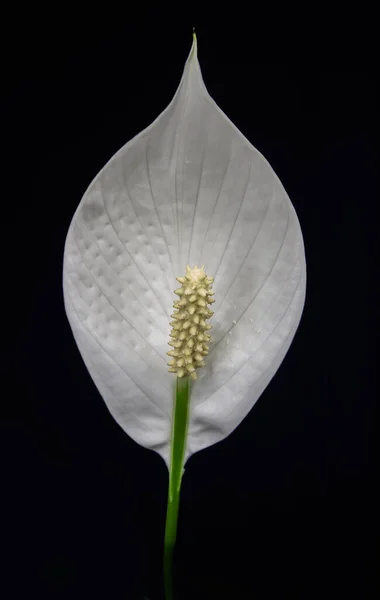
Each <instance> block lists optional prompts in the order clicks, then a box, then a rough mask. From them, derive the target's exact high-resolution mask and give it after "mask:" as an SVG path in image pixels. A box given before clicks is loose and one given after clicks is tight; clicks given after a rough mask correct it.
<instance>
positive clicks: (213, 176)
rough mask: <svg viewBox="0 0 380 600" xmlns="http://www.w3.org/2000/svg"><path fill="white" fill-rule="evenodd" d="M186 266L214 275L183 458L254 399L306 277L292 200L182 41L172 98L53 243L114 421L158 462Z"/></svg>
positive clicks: (80, 337) (289, 331) (165, 438)
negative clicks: (60, 244) (60, 251)
mask: <svg viewBox="0 0 380 600" xmlns="http://www.w3.org/2000/svg"><path fill="white" fill-rule="evenodd" d="M187 264H190V265H192V266H193V265H194V264H198V265H203V264H204V265H205V268H206V271H207V274H208V275H210V276H211V277H214V279H215V282H214V284H213V289H214V291H215V304H213V310H214V316H213V319H212V324H213V340H214V343H213V344H212V346H211V347H210V354H209V356H207V361H206V366H205V367H204V368H203V369H201V373H200V376H199V379H198V381H196V382H195V383H194V385H193V390H192V395H191V404H190V418H189V428H188V441H187V449H186V454H185V460H187V459H188V458H189V456H191V454H193V453H194V452H197V451H198V450H201V449H203V448H205V447H207V446H209V445H211V444H214V443H215V442H218V441H220V440H222V439H223V438H225V437H226V436H227V435H229V434H230V433H231V432H232V431H233V430H234V429H235V428H236V427H237V425H238V424H239V423H240V422H241V421H242V419H243V418H244V417H245V416H246V414H247V413H248V412H249V410H250V409H251V408H252V406H253V405H254V403H255V402H256V400H257V399H258V398H259V397H260V395H261V393H262V392H263V390H264V389H265V387H266V386H267V385H268V383H269V381H270V380H271V378H272V377H273V375H274V374H275V373H276V371H277V369H278V367H279V365H280V363H281V361H282V360H283V358H284V356H285V354H286V352H287V350H288V348H289V345H290V343H291V341H292V339H293V336H294V334H295V331H296V329H297V326H298V323H299V320H300V318H301V314H302V309H303V304H304V298H305V286H306V266H305V255H304V246H303V240H302V234H301V229H300V225H299V222H298V219H297V215H296V213H295V210H294V208H293V206H292V204H291V202H290V200H289V197H288V196H287V194H286V192H285V190H284V188H283V186H282V184H281V182H280V181H279V179H278V177H277V176H276V174H275V173H274V171H273V170H272V168H271V167H270V165H269V164H268V162H267V161H266V160H265V158H264V157H263V156H262V155H261V154H260V153H259V152H258V151H257V150H256V149H255V148H254V147H253V146H252V145H251V144H250V142H249V141H248V140H247V139H246V138H245V137H244V136H243V135H242V134H241V133H240V132H239V130H238V129H237V128H236V127H235V126H234V125H233V124H232V123H231V121H230V120H229V119H228V118H227V117H226V115H225V114H224V113H223V112H222V111H221V110H220V109H219V108H218V106H217V105H216V104H215V102H214V101H213V100H212V98H211V97H210V96H209V94H208V92H207V90H206V88H205V86H204V83H203V80H202V77H201V72H200V67H199V63H198V58H197V48H196V43H195V42H194V44H193V47H192V49H191V52H190V55H189V58H188V60H187V62H186V65H185V69H184V73H183V77H182V80H181V82H180V85H179V87H178V90H177V92H176V94H175V96H174V98H173V100H172V102H171V103H170V104H169V106H168V107H167V108H166V110H165V111H164V112H163V113H162V114H161V115H160V116H159V117H158V118H157V119H156V120H155V121H154V122H153V123H152V124H151V125H150V126H149V127H148V128H147V129H145V130H144V131H142V132H141V133H140V134H139V135H138V136H136V137H135V138H134V139H132V140H131V141H130V142H128V143H127V144H126V145H125V146H124V147H123V148H121V150H119V151H118V152H117V153H116V154H115V155H114V156H113V157H112V158H111V160H110V161H109V162H108V163H107V164H106V165H105V167H104V168H103V169H102V170H101V171H100V173H99V174H98V175H97V176H96V177H95V179H94V181H93V182H92V183H91V184H90V186H89V188H88V189H87V191H86V192H85V194H84V196H83V198H82V200H81V201H80V204H79V206H78V208H77V210H76V212H75V214H74V217H73V219H72V222H71V224H70V227H69V231H68V234H67V239H66V244H65V251H64V267H63V290H64V301H65V308H66V313H67V317H68V319H69V322H70V325H71V328H72V331H73V334H74V337H75V340H76V343H77V345H78V348H79V351H80V353H81V355H82V358H83V360H84V362H85V364H86V366H87V368H88V370H89V372H90V374H91V376H92V378H93V380H94V382H95V384H96V386H97V388H98V390H99V392H100V394H101V395H102V397H103V399H104V400H105V402H106V404H107V406H108V408H109V410H110V412H111V414H112V415H113V417H114V418H115V419H116V421H117V422H118V423H119V425H120V426H121V427H122V428H123V429H124V430H125V431H126V432H127V433H128V434H129V435H130V436H131V437H132V438H133V439H134V440H135V441H136V442H138V443H139V444H141V445H143V446H145V447H147V448H151V449H152V450H155V451H156V452H158V453H159V454H160V455H161V456H162V457H163V459H164V460H165V462H166V464H169V457H170V436H171V417H172V410H173V380H174V378H175V375H171V374H169V373H168V372H167V365H166V362H167V356H166V352H167V350H168V339H169V332H170V326H169V322H170V316H169V315H170V313H171V311H172V303H173V300H174V299H175V297H174V295H173V291H174V289H175V288H176V287H178V284H176V281H175V277H177V276H179V275H182V274H183V273H184V272H185V267H186V265H187Z"/></svg>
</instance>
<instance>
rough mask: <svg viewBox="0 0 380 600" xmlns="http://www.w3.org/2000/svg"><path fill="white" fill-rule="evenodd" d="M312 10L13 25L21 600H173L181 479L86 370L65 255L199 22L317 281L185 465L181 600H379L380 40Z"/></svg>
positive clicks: (11, 322)
mask: <svg viewBox="0 0 380 600" xmlns="http://www.w3.org/2000/svg"><path fill="white" fill-rule="evenodd" d="M310 10H311V13H310V14H308V15H307V14H306V13H305V14H301V15H300V18H301V20H302V26H298V25H297V24H296V23H295V22H293V26H290V27H289V26H288V25H287V24H286V26H285V23H283V22H282V17H281V16H278V22H277V26H276V27H274V26H273V21H272V20H271V19H269V18H268V19H267V20H263V19H259V18H258V17H257V19H254V20H253V21H251V23H250V24H249V26H248V27H247V28H246V30H245V31H243V30H242V28H241V24H240V25H239V27H234V25H233V24H230V25H229V26H228V27H226V25H224V27H221V26H220V25H216V24H215V25H214V26H209V27H205V26H204V27H202V26H201V25H199V26H197V22H196V21H195V22H193V21H191V20H190V17H188V18H185V17H184V18H182V19H178V20H177V24H176V25H175V26H173V25H170V26H169V24H168V25H166V26H162V24H160V25H158V24H157V25H156V24H155V16H154V15H153V16H152V15H150V13H149V10H148V8H147V9H146V12H147V14H146V18H145V19H141V18H140V19H137V18H134V17H132V16H131V15H129V17H128V18H127V17H124V16H121V15H119V14H118V13H117V12H112V13H111V12H110V10H109V9H107V7H103V8H102V12H97V11H96V10H95V9H93V10H92V12H93V13H94V14H92V17H91V19H90V17H88V18H86V19H85V20H84V21H81V22H79V21H78V19H77V16H76V15H70V14H64V13H63V11H62V10H61V11H59V10H57V14H54V15H53V14H48V13H46V12H44V13H42V12H41V15H36V14H35V13H33V15H30V20H29V15H25V14H24V15H23V19H22V21H20V20H19V19H18V20H17V19H16V20H15V19H11V20H8V21H5V24H4V35H5V40H6V43H5V47H4V48H5V49H4V52H3V76H2V77H3V82H4V83H5V93H3V99H5V111H4V112H3V131H4V132H5V133H4V136H3V147H4V149H5V150H6V155H7V164H6V168H5V171H4V174H3V183H4V184H8V185H9V190H7V192H6V193H5V195H4V198H3V209H4V210H3V232H4V235H3V236H2V243H3V244H4V249H3V272H4V278H5V281H6V282H7V283H6V285H5V292H6V293H5V294H4V295H5V296H6V298H5V300H6V301H8V302H9V308H8V309H6V311H5V313H4V314H5V315H6V318H5V322H4V330H6V329H7V328H8V326H9V331H10V335H9V340H8V341H7V342H5V343H6V344H8V345H7V351H6V354H5V366H6V368H5V376H4V390H5V389H8V391H7V392H6V393H5V394H4V398H3V403H2V404H3V411H2V412H3V416H4V419H3V433H2V436H1V439H2V442H3V445H4V449H3V452H2V456H3V459H5V460H4V468H3V481H4V494H3V496H4V497H5V499H6V504H5V508H4V509H3V518H4V524H5V529H6V532H7V533H8V532H9V536H8V535H7V536H6V538H5V539H6V542H5V554H6V557H7V560H6V561H5V569H4V572H5V575H7V574H9V575H10V578H9V584H8V578H3V580H2V586H3V588H4V594H3V597H4V598H25V597H36V598H37V597H38V598H45V597H46V598H51V599H55V598H57V599H66V598H67V599H69V598H70V599H74V598H83V599H84V598H91V599H92V598H107V599H109V600H117V599H119V598H120V599H122V598H123V599H125V598H128V599H129V598H130V599H131V600H134V599H136V600H139V599H141V600H142V599H143V597H144V595H145V596H146V597H148V598H149V600H161V599H162V543H163V533H164V521H165V509H166V494H167V471H166V467H165V465H164V463H163V461H162V459H161V458H160V457H159V456H158V455H156V454H154V453H153V452H151V451H148V450H146V449H145V448H142V447H140V446H138V445H137V444H135V443H134V442H133V441H132V440H131V439H130V438H129V437H128V436H127V435H126V434H125V433H124V432H123V431H122V429H121V428H120V427H119V426H118V425H117V424H116V422H115V421H114V420H113V419H112V417H111V416H110V414H109V413H108V410H107V408H106V406H105V404H104V402H103V400H102V398H101V397H100V395H99V393H98V392H97V389H96V387H95V385H94V384H93V382H92V380H91V378H90V376H89V374H88V372H87V370H86V368H85V366H84V364H83V362H82V359H81V357H80V355H79V352H78V350H77V347H76V345H75V342H74V339H73V337H72V333H71V329H70V327H69V324H68V321H67V319H66V316H65V313H64V307H63V297H62V289H61V277H62V258H63V247H64V241H65V237H66V233H67V230H68V227H69V224H70V221H71V218H72V215H73V213H74V211H75V209H76V207H77V205H78V203H79V201H80V199H81V196H82V194H83V193H84V191H85V190H86V188H87V186H88V185H89V183H90V182H91V180H92V179H93V178H94V176H95V175H96V174H97V172H98V171H99V170H100V168H101V167H102V166H103V165H104V164H105V162H106V161H108V159H109V158H110V157H111V156H112V155H113V154H114V153H115V152H116V151H117V150H118V149H119V148H120V147H121V146H122V145H124V144H125V143H126V142H127V141H128V140H129V139H130V138H132V137H133V136H134V135H136V134H137V133H139V132H140V131H141V130H142V129H144V128H145V127H146V126H147V125H149V124H150V123H151V122H152V121H153V120H154V119H155V118H156V117H157V116H158V114H159V113H160V112H161V111H162V110H163V109H164V108H165V107H166V106H167V104H168V103H169V102H170V100H171V99H172V97H173V95H174V93H175V91H176V89H177V86H178V83H179V81H180V78H181V75H182V71H183V67H184V63H185V61H186V58H187V56H188V53H189V51H190V46H191V43H192V26H193V25H195V26H197V27H196V30H197V35H198V49H199V50H198V56H199V61H200V65H201V69H202V74H203V78H204V81H205V84H206V87H207V88H208V91H209V93H210V95H211V96H212V97H213V98H214V100H215V101H216V102H217V104H218V105H219V106H220V107H221V109H222V110H223V111H224V112H225V113H226V114H227V115H228V116H229V118H230V119H231V120H232V121H233V122H234V123H235V124H236V126H237V127H238V128H239V129H240V130H241V131H242V132H243V133H244V134H245V136H246V137H247V138H248V139H249V140H250V141H251V142H252V143H253V145H254V146H255V147H256V148H258V150H260V151H261V152H262V153H263V154H264V156H265V157H266V158H267V159H268V160H269V162H270V163H271V165H272V167H273V168H274V170H275V171H276V173H277V174H278V175H279V177H280V179H281V181H282V183H283V185H284V186H285V189H286V190H287V192H288V194H289V196H290V198H291V200H292V202H293V204H294V206H295V209H296V211H297V214H298V217H299V220H300V223H301V227H302V231H303V235H304V241H305V248H306V259H307V267H308V282H307V298H306V304H305V309H304V313H303V317H302V321H301V324H300V327H299V329H298V332H297V334H296V337H295V339H294V342H293V344H292V346H291V348H290V350H289V352H288V354H287V356H286V358H285V360H284V362H283V363H282V365H281V367H280V369H279V371H278V373H277V374H276V376H275V378H274V379H273V380H272V382H271V383H270V385H269V386H268V388H267V389H266V390H265V392H264V393H263V395H262V397H261V398H260V400H259V401H258V402H257V404H256V405H255V406H254V408H253V409H252V411H251V412H250V413H249V415H248V416H247V418H246V419H245V420H244V421H243V422H242V424H241V425H240V426H239V427H238V428H237V429H236V430H235V431H234V433H233V434H231V435H230V436H229V437H228V438H227V439H226V440H224V441H222V442H220V443H219V444H217V445H215V446H212V447H210V448H209V449H207V450H205V451H202V452H201V453H199V454H196V455H195V456H193V457H192V458H191V459H190V461H189V462H188V464H187V465H186V475H185V477H184V479H183V487H182V496H181V508H180V522H179V529H178V540H177V547H176V557H175V577H176V585H177V588H178V589H177V597H178V600H182V599H183V600H187V599H192V600H193V599H197V600H198V599H200V600H202V599H203V598H204V599H210V600H211V599H214V598H215V599H216V598H218V599H224V598H231V599H234V598H239V600H240V598H241V599H243V598H244V599H245V598H254V599H256V600H261V599H263V600H264V599H265V600H266V599H268V598H285V597H290V598H302V599H309V598H321V597H327V596H331V597H343V596H344V595H345V594H347V593H350V594H352V595H353V596H354V595H355V596H356V597H360V598H373V597H376V591H375V587H374V582H373V574H374V572H375V561H376V556H375V546H376V538H375V479H376V476H375V459H374V455H375V453H374V442H375V393H374V368H373V367H374V359H373V354H372V350H373V348H372V346H373V345H374V342H373V338H372V329H371V325H370V323H372V318H373V315H372V313H371V307H370V304H371V302H370V301H371V298H372V297H373V295H374V293H375V292H374V290H375V288H376V285H377V281H376V280H377V276H376V274H375V277H374V276H373V273H374V272H375V271H374V270H373V269H374V267H373V266H372V264H371V256H372V255H373V251H374V240H375V223H376V220H375V207H376V191H375V174H374V171H375V162H376V158H375V124H376V115H377V113H376V106H375V65H374V60H373V52H374V47H373V45H372V42H371V40H373V39H374V37H373V34H372V33H371V30H370V29H371V28H370V25H371V17H370V16H369V15H368V16H367V17H366V18H365V19H364V22H363V23H359V22H358V20H356V19H355V18H354V19H353V21H352V22H350V23H348V22H347V21H346V20H345V17H344V16H343V15H340V18H339V19H338V20H337V22H336V23H334V24H331V22H330V15H329V14H325V15H322V16H321V15H320V16H321V19H320V20H319V21H316V14H315V12H313V9H310ZM148 16H149V18H148ZM247 18H248V16H247ZM44 20H46V21H44ZM289 20H290V21H291V22H292V19H291V18H290V17H289ZM148 21H149V22H148ZM44 23H45V24H44ZM46 23H47V24H46ZM313 25H314V26H315V27H313ZM375 273H376V272H375ZM5 343H4V344H5ZM8 559H9V560H8ZM6 581H7V582H6ZM25 594H28V596H26V595H25Z"/></svg>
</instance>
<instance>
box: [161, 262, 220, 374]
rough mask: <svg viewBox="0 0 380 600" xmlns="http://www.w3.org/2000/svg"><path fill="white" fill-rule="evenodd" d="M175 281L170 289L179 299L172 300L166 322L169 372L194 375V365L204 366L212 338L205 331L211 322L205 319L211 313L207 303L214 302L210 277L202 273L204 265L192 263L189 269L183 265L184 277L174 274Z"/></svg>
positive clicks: (195, 366) (209, 327)
mask: <svg viewBox="0 0 380 600" xmlns="http://www.w3.org/2000/svg"><path fill="white" fill-rule="evenodd" d="M177 281H179V283H181V284H182V286H181V287H180V288H179V289H178V290H175V292H174V293H175V294H177V296H179V300H177V301H176V302H173V306H174V308H175V311H174V313H173V314H172V315H171V317H172V318H173V321H171V322H170V325H171V326H172V331H171V333H170V337H171V340H170V342H169V346H172V348H173V349H172V350H170V352H167V354H168V356H170V357H171V360H170V362H168V365H169V367H170V368H169V373H177V376H178V377H184V376H185V375H190V377H191V379H197V374H196V369H197V368H199V367H204V366H205V363H204V360H203V359H204V357H205V356H207V354H208V351H209V343H210V342H211V341H212V339H211V337H210V336H209V335H208V333H207V332H208V331H209V330H210V329H211V328H212V326H211V325H208V324H207V323H206V319H209V318H210V317H212V315H213V314H214V313H213V312H212V310H210V309H209V308H208V306H207V305H208V304H212V303H213V302H215V300H214V298H213V295H214V292H213V291H212V289H211V285H212V282H213V281H214V278H213V277H207V276H206V273H205V268H204V265H203V267H200V268H198V266H197V265H195V267H194V268H193V269H192V268H191V267H189V265H187V267H186V275H185V277H177Z"/></svg>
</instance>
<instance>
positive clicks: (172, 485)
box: [164, 377, 191, 600]
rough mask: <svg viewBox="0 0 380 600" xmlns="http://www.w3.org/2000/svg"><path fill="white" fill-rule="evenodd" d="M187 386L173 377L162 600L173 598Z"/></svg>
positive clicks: (187, 383)
mask: <svg viewBox="0 0 380 600" xmlns="http://www.w3.org/2000/svg"><path fill="white" fill-rule="evenodd" d="M190 389H191V383H190V379H189V378H188V377H184V378H179V377H177V383H176V391H175V400H174V409H173V423H172V439H171V457H170V472H169V490H168V506H167V511H166V526H165V542H164V583H165V598H166V600H174V595H173V554H174V546H175V541H176V537H177V523H178V510H179V499H180V491H181V481H182V475H183V464H184V458H185V450H186V438H187V425H188V415H189V400H190Z"/></svg>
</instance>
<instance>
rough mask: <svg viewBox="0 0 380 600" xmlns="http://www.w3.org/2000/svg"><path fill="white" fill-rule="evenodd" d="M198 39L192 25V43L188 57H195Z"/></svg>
mask: <svg viewBox="0 0 380 600" xmlns="http://www.w3.org/2000/svg"><path fill="white" fill-rule="evenodd" d="M197 51H198V41H197V34H196V33H195V27H193V45H192V46H191V52H190V59H191V58H197Z"/></svg>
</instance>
